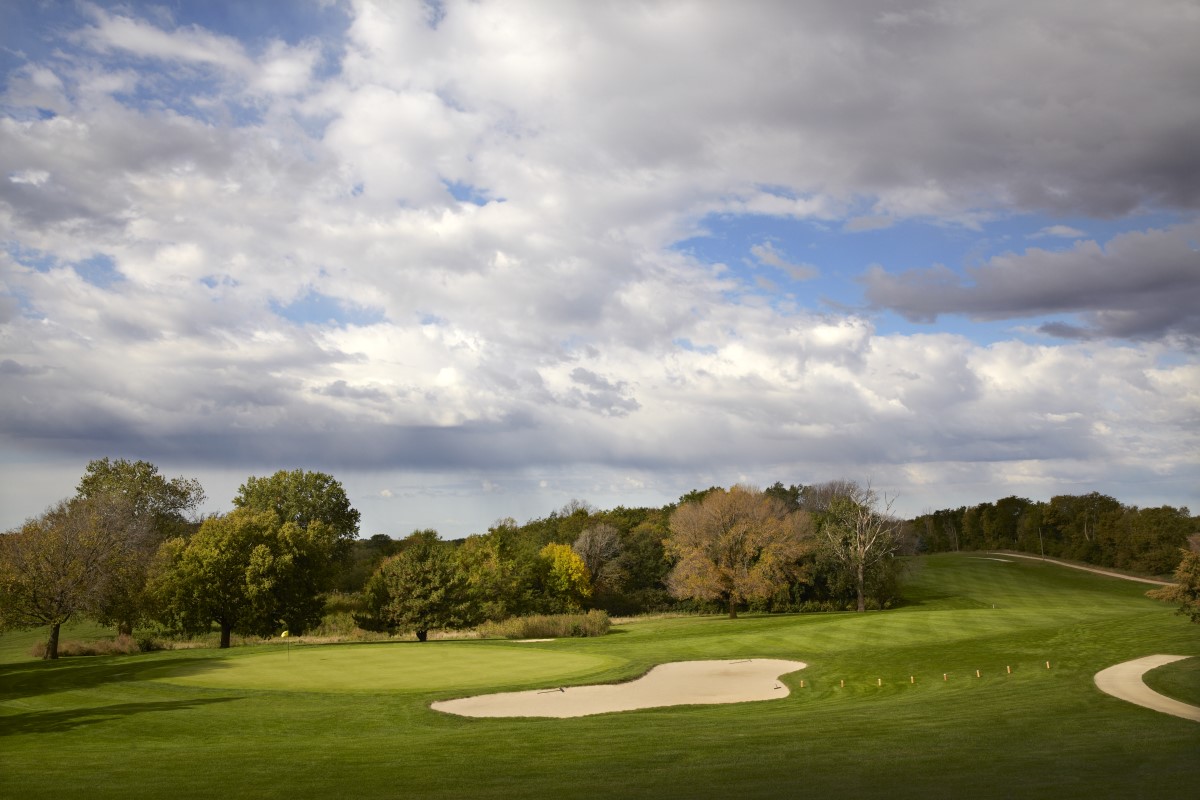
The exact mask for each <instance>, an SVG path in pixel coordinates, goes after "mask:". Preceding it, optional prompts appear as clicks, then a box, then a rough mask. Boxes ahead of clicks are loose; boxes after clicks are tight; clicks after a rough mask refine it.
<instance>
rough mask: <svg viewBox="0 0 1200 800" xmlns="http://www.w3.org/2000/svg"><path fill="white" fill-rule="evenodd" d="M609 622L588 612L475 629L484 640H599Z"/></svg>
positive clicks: (600, 614) (515, 620) (603, 614)
mask: <svg viewBox="0 0 1200 800" xmlns="http://www.w3.org/2000/svg"><path fill="white" fill-rule="evenodd" d="M611 624H612V623H611V622H610V621H609V619H608V614H607V613H606V612H604V611H599V610H596V609H592V610H591V611H589V612H587V613H586V614H531V615H529V616H526V617H510V618H509V619H505V620H501V621H499V622H487V623H484V624H483V625H480V626H479V628H477V629H476V630H477V632H478V633H479V635H480V636H482V637H484V638H498V639H558V638H563V637H579V636H603V635H604V634H606V633H608V629H609V627H611Z"/></svg>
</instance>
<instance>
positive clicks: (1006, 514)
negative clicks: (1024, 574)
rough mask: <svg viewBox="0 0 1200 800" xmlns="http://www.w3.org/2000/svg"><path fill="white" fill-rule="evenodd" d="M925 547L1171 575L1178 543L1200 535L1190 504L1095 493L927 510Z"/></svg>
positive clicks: (920, 520)
mask: <svg viewBox="0 0 1200 800" xmlns="http://www.w3.org/2000/svg"><path fill="white" fill-rule="evenodd" d="M912 528H913V530H914V531H915V534H916V535H917V537H918V539H919V544H918V549H919V550H920V551H921V552H942V551H948V550H960V549H961V550H988V549H1010V550H1016V551H1018V552H1025V553H1038V554H1041V555H1046V556H1051V557H1055V558H1066V559H1072V560H1076V561H1084V562H1086V563H1089V564H1095V565H1096V566H1101V567H1111V568H1115V569H1123V570H1130V571H1133V572H1139V573H1142V574H1148V575H1167V574H1169V573H1170V572H1171V570H1172V568H1173V567H1174V566H1175V563H1176V562H1177V561H1178V556H1177V552H1178V550H1179V548H1181V547H1184V546H1186V544H1187V541H1188V538H1189V537H1190V536H1193V535H1195V534H1196V533H1198V532H1200V519H1197V518H1196V517H1193V516H1191V514H1190V513H1189V511H1188V509H1187V508H1173V507H1171V506H1161V507H1158V508H1141V509H1139V508H1138V507H1136V506H1125V505H1122V504H1121V503H1119V502H1118V501H1117V500H1115V499H1114V498H1112V497H1109V496H1107V495H1102V494H1099V493H1097V492H1092V493H1090V494H1085V495H1056V496H1055V497H1052V498H1051V499H1050V501H1049V502H1047V503H1041V502H1037V503H1035V502H1032V501H1030V500H1027V499H1025V498H1022V497H1006V498H1003V499H1001V500H998V501H996V502H995V503H981V504H979V505H976V506H970V507H963V508H957V509H942V510H940V511H933V512H930V513H927V514H922V515H921V516H919V517H917V518H916V519H915V520H914V521H913V525H912Z"/></svg>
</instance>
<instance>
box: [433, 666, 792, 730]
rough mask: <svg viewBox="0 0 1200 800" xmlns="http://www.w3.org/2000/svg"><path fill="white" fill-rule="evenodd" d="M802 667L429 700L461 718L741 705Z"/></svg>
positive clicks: (690, 670) (766, 694)
mask: <svg viewBox="0 0 1200 800" xmlns="http://www.w3.org/2000/svg"><path fill="white" fill-rule="evenodd" d="M806 666H808V665H807V664H805V663H804V662H803V661H785V660H783V659H777V658H755V659H745V660H736V661H677V662H674V663H670V664H659V665H658V666H657V667H655V668H654V669H652V670H650V671H649V672H647V673H646V674H645V675H643V676H642V677H641V678H638V679H637V680H635V681H630V682H628V683H614V684H603V685H598V686H568V687H565V688H554V689H540V690H533V691H528V692H505V693H503V694H487V695H479V696H477V697H464V698H461V699H458V700H444V701H440V702H436V703H434V704H433V708H434V710H436V711H444V712H446V713H448V714H458V715H460V716H464V717H584V716H588V715H590V714H607V713H609V712H612V711H632V710H634V709H638V708H658V707H661V706H681V705H701V704H708V703H745V702H749V701H753V700H776V699H779V698H782V697H787V696H788V688H787V687H786V686H785V685H783V684H782V683H780V681H779V680H778V678H779V676H780V675H786V674H787V673H789V672H795V671H796V670H798V669H804V667H806Z"/></svg>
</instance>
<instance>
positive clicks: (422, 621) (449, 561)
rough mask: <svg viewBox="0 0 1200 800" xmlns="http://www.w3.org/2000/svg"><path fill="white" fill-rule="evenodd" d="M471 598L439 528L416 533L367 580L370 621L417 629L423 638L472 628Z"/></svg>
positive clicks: (415, 630)
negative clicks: (440, 535) (443, 630)
mask: <svg viewBox="0 0 1200 800" xmlns="http://www.w3.org/2000/svg"><path fill="white" fill-rule="evenodd" d="M470 600H471V597H470V593H469V588H468V582H467V580H466V578H465V576H464V575H463V573H462V572H461V571H460V570H459V568H458V564H457V563H456V560H455V558H454V551H453V549H452V546H451V545H450V544H449V543H448V542H443V541H441V540H440V539H439V538H438V535H437V532H436V531H432V530H424V531H414V532H413V533H412V534H411V535H409V536H408V537H407V538H405V539H404V541H403V542H402V543H401V550H400V553H399V554H398V555H395V556H393V557H391V558H389V559H387V560H386V561H384V562H383V564H382V565H380V567H379V570H378V571H377V572H376V573H375V575H374V576H372V578H371V580H370V581H369V582H368V587H367V592H366V596H365V605H366V607H367V611H368V617H366V618H365V619H366V622H367V624H368V625H371V624H373V623H374V624H377V625H381V626H384V627H386V628H388V629H392V630H402V631H413V632H415V633H416V635H417V639H418V640H419V641H422V642H423V641H425V640H426V638H427V637H428V634H429V631H431V630H441V629H445V628H459V627H468V626H470V625H471V624H472V623H473V621H474V614H473V609H472V607H471V603H470Z"/></svg>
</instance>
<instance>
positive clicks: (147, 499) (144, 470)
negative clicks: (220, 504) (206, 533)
mask: <svg viewBox="0 0 1200 800" xmlns="http://www.w3.org/2000/svg"><path fill="white" fill-rule="evenodd" d="M75 494H76V496H78V497H82V498H89V497H99V496H102V495H105V496H119V497H124V498H126V499H127V500H128V501H129V503H130V510H131V513H132V515H133V516H135V517H139V518H140V517H149V518H150V520H151V523H152V525H153V527H154V530H155V532H156V533H157V534H158V535H159V536H160V537H161V538H162V539H164V540H165V539H168V538H170V537H171V536H178V535H181V534H183V533H184V532H185V531H186V530H187V529H188V528H189V527H190V525H191V524H192V515H193V514H195V512H196V510H197V509H198V508H199V507H200V506H201V505H203V504H204V501H205V499H206V498H205V494H204V487H202V486H201V485H200V482H199V481H198V480H195V479H194V478H183V477H179V478H172V479H171V480H167V479H166V478H164V477H163V476H162V475H159V474H158V467H156V466H154V465H153V464H151V463H150V462H149V461H128V460H126V459H124V458H119V459H117V460H116V461H110V460H109V459H107V458H100V459H94V460H92V461H89V462H88V465H87V468H86V470H85V471H84V474H83V477H82V478H80V480H79V485H78V486H77V487H76V489H75Z"/></svg>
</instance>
